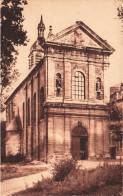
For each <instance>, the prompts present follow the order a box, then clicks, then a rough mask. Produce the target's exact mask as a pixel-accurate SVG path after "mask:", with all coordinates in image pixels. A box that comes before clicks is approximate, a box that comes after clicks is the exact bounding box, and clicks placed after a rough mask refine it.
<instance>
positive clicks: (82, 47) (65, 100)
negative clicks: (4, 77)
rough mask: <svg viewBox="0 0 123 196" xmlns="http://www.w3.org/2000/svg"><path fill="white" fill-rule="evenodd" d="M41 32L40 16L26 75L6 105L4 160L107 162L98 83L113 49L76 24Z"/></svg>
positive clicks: (106, 132)
mask: <svg viewBox="0 0 123 196" xmlns="http://www.w3.org/2000/svg"><path fill="white" fill-rule="evenodd" d="M44 31H45V24H44V23H43V19H42V16H41V20H40V23H39V24H38V37H37V40H36V41H35V43H34V44H33V45H32V47H31V49H30V54H29V74H28V75H27V77H26V78H25V79H24V80H23V81H22V82H21V84H20V85H19V86H18V87H17V88H16V89H15V90H14V92H13V93H12V94H11V95H10V97H9V98H8V99H7V101H6V105H7V106H6V116H7V128H6V155H7V156H10V155H17V154H21V155H23V156H25V157H26V159H27V160H41V161H46V162H50V161H51V160H54V159H61V158H66V157H68V158H71V157H73V159H75V160H87V159H89V160H90V159H98V158H104V157H105V158H110V154H109V149H110V144H109V130H108V127H107V123H108V106H107V103H106V93H105V86H104V81H105V71H106V69H107V68H108V67H109V56H110V55H111V54H112V53H113V52H114V48H112V47H111V46H110V45H109V44H108V43H107V41H105V40H103V39H102V38H101V37H100V36H98V35H97V34H96V33H95V32H94V31H93V30H91V29H90V28H89V27H88V26H87V25H86V24H84V23H83V22H82V21H76V23H75V24H73V25H72V26H70V27H68V28H66V29H64V30H62V31H61V32H59V33H57V34H55V35H54V34H53V32H52V26H50V28H49V33H48V37H47V38H45V37H44ZM25 66H26V65H25Z"/></svg>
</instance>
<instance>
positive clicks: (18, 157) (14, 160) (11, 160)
mask: <svg viewBox="0 0 123 196" xmlns="http://www.w3.org/2000/svg"><path fill="white" fill-rule="evenodd" d="M24 160H25V157H24V156H23V155H21V154H16V155H10V156H8V157H6V159H5V162H7V163H18V162H21V161H24Z"/></svg>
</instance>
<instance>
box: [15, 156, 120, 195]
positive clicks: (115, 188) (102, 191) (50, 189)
mask: <svg viewBox="0 0 123 196" xmlns="http://www.w3.org/2000/svg"><path fill="white" fill-rule="evenodd" d="M75 164H76V163H75V162H73V161H72V160H64V161H61V162H60V163H58V164H56V165H55V167H54V170H53V178H47V179H43V180H42V181H41V182H38V183H37V184H35V186H34V187H33V188H31V189H27V190H26V191H23V192H20V193H18V194H16V196H21V195H24V196H26V195H30V196H36V195H62V196H63V195H68V196H70V195H89V196H93V195H94V196H99V195H100V196H109V195H112V196H115V195H116V196H118V195H120V193H121V189H122V167H121V166H120V165H107V164H105V165H103V166H98V167H97V168H96V169H93V170H86V169H80V168H79V167H77V165H76V167H74V166H75ZM68 170H69V172H66V171H68ZM61 174H62V175H61Z"/></svg>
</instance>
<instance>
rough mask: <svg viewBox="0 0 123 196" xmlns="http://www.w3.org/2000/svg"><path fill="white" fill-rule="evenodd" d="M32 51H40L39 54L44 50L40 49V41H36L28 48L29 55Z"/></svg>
mask: <svg viewBox="0 0 123 196" xmlns="http://www.w3.org/2000/svg"><path fill="white" fill-rule="evenodd" d="M33 50H40V51H41V52H43V51H44V49H43V48H42V47H41V44H40V41H39V40H38V39H37V40H36V41H35V42H34V43H33V45H32V46H31V48H30V53H31V52H32V51H33Z"/></svg>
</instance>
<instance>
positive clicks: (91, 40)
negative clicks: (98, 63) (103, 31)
mask: <svg viewBox="0 0 123 196" xmlns="http://www.w3.org/2000/svg"><path fill="white" fill-rule="evenodd" d="M49 41H53V42H57V43H64V44H69V45H73V46H75V47H92V48H99V49H100V48H102V49H105V50H108V51H110V52H111V53H112V52H113V51H114V48H113V47H111V46H110V45H109V44H108V43H107V42H106V41H105V40H103V39H102V38H101V37H99V36H98V35H97V34H96V33H95V32H94V31H92V30H91V29H90V28H89V27H88V26H86V25H85V24H84V23H83V22H81V21H79V22H76V24H75V25H73V26H70V27H68V28H66V29H64V30H63V31H61V32H59V33H57V34H56V35H55V36H54V37H53V38H51V39H50V40H49Z"/></svg>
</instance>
